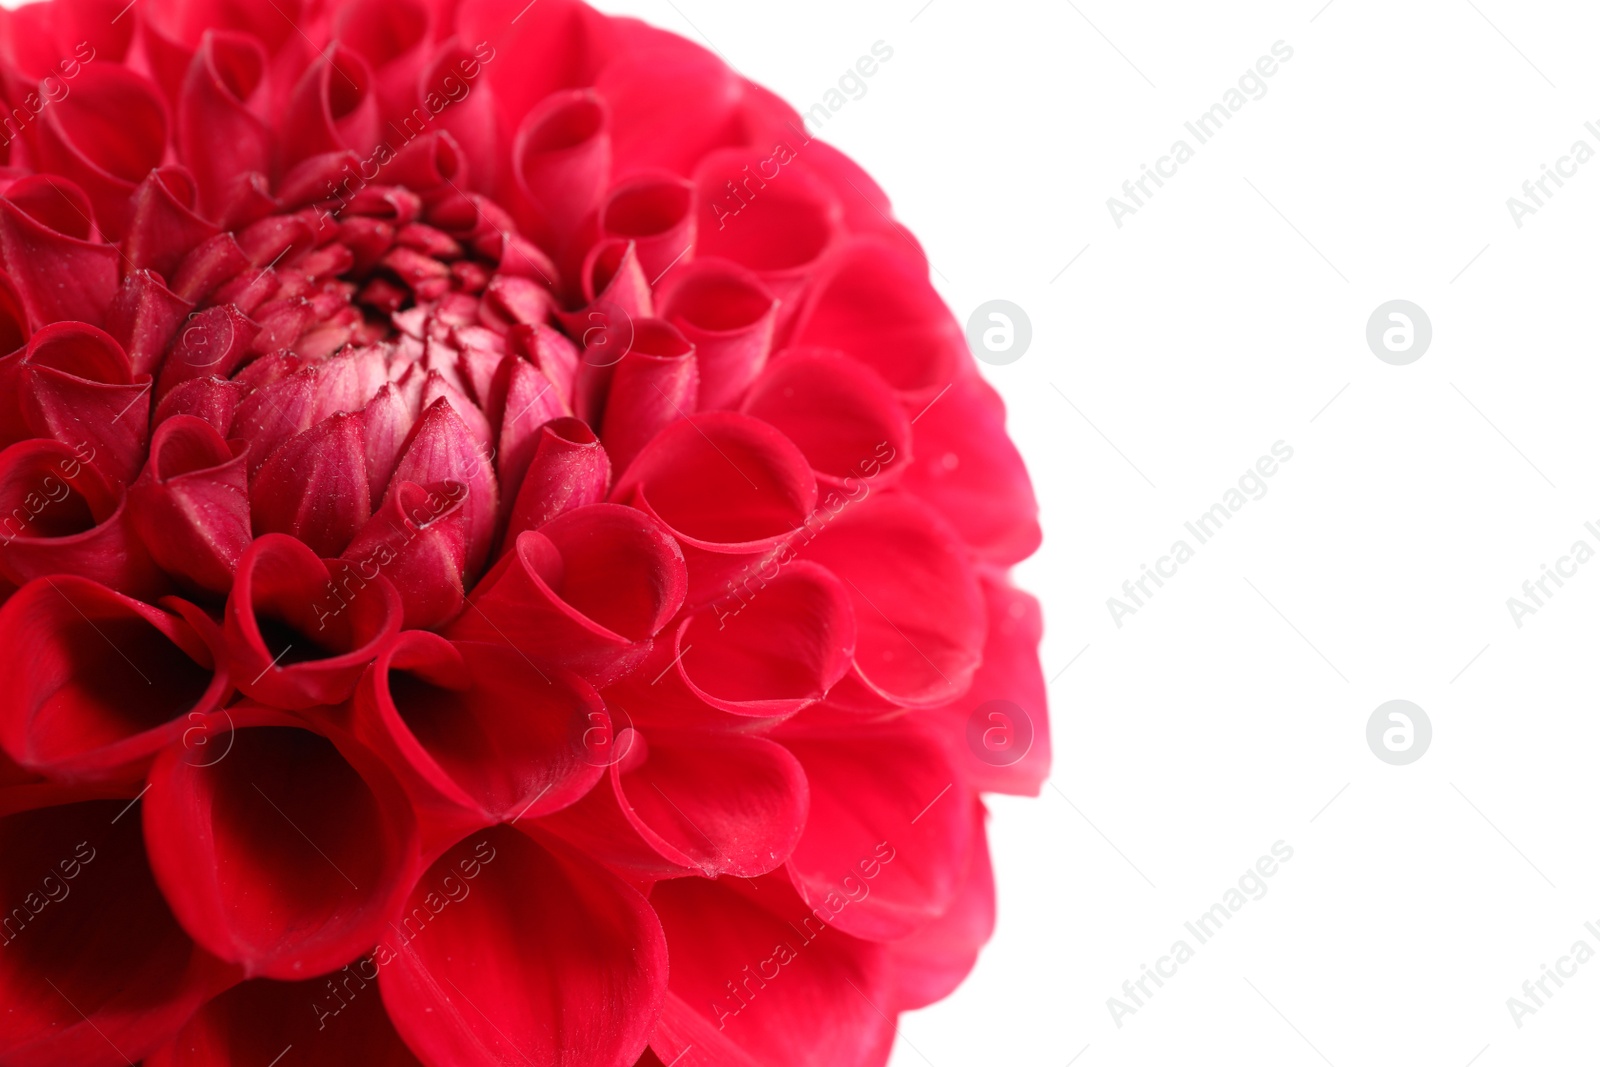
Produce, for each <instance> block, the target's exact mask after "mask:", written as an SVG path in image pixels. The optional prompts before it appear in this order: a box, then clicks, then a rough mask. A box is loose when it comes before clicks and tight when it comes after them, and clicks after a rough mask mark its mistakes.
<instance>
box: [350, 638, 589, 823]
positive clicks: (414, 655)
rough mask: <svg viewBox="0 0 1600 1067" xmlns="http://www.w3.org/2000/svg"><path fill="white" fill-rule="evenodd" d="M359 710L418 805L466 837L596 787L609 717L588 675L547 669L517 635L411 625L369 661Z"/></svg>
mask: <svg viewBox="0 0 1600 1067" xmlns="http://www.w3.org/2000/svg"><path fill="white" fill-rule="evenodd" d="M507 708H516V709H517V714H515V715H508V714H506V709H507ZM354 721H355V723H356V729H357V730H358V732H359V734H360V736H362V737H363V739H365V740H367V742H368V743H369V744H370V745H371V746H372V747H373V748H374V749H376V750H378V751H381V752H383V753H385V755H386V756H387V757H388V758H389V760H390V762H391V764H392V765H393V766H395V767H396V769H397V770H398V771H399V772H400V773H401V775H402V780H403V781H404V782H405V783H406V785H407V787H408V789H409V790H410V791H411V794H412V797H413V802H414V803H415V804H416V806H417V808H418V810H419V811H425V812H431V813H433V814H434V821H435V822H438V823H443V824H446V825H448V824H450V823H452V822H453V823H454V824H455V826H456V827H457V829H456V835H457V836H459V835H460V834H461V833H464V832H466V830H468V829H474V828H478V827H482V826H487V825H491V824H493V823H498V822H513V821H515V820H518V819H524V818H538V817H540V816H542V815H546V814H548V813H550V812H552V811H556V810H558V809H560V808H563V807H565V806H567V805H568V804H571V803H572V802H573V801H574V800H576V799H578V798H579V797H581V796H582V795H583V794H584V793H586V792H588V791H589V789H590V787H592V786H593V785H594V783H595V782H596V780H597V779H598V778H599V777H600V770H601V765H600V761H599V760H597V759H595V758H594V757H593V756H592V754H591V753H590V752H589V751H588V750H587V749H586V748H585V746H584V739H585V737H586V735H587V734H588V731H589V730H590V729H592V728H594V727H595V725H596V723H601V724H605V723H608V721H609V720H608V719H607V717H606V716H605V709H604V705H602V704H601V703H600V698H599V696H598V695H596V693H595V691H594V690H593V689H592V688H591V687H590V686H589V685H588V683H586V682H584V681H583V680H582V679H580V678H578V677H577V676H575V675H572V674H568V673H565V672H562V671H556V670H553V669H550V668H546V669H545V670H544V671H541V670H540V669H539V668H537V667H535V666H534V665H533V664H532V663H531V662H529V661H528V660H527V659H526V658H524V657H523V656H522V654H521V653H519V652H518V651H517V650H516V649H514V648H512V647H510V646H509V645H506V644H504V643H500V644H487V643H483V642H477V641H462V642H458V643H454V644H452V643H451V642H449V641H446V640H445V639H444V638H442V637H439V636H437V635H436V634H431V633H424V632H421V631H409V632H407V633H406V634H404V635H403V636H402V637H400V638H399V639H398V640H397V641H395V642H394V643H393V644H392V645H390V646H389V647H388V648H387V649H385V650H384V652H383V654H382V655H380V656H379V657H378V659H377V661H376V662H375V663H374V664H373V665H372V666H371V667H370V668H369V669H368V671H367V674H366V676H365V677H364V678H363V679H362V681H361V686H360V687H359V688H358V689H357V690H356V698H355V709H354Z"/></svg>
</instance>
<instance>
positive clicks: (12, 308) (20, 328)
mask: <svg viewBox="0 0 1600 1067" xmlns="http://www.w3.org/2000/svg"><path fill="white" fill-rule="evenodd" d="M30 332H31V331H30V329H29V327H28V312H27V309H26V308H24V307H23V306H22V296H21V295H20V294H19V293H18V292H17V286H16V283H15V282H13V281H12V280H11V276H10V275H8V274H6V272H5V271H0V353H4V352H15V351H16V350H17V349H19V348H21V347H22V346H23V345H25V344H27V343H28V334H29V333H30Z"/></svg>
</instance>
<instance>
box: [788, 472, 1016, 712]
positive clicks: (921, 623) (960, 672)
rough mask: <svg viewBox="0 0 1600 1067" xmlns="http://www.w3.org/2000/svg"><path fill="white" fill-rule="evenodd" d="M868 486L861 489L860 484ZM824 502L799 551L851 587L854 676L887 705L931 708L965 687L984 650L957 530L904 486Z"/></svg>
mask: <svg viewBox="0 0 1600 1067" xmlns="http://www.w3.org/2000/svg"><path fill="white" fill-rule="evenodd" d="M863 491H864V492H866V490H865V489H864V490H863ZM835 497H837V503H838V509H837V510H836V511H833V510H832V507H833V506H832V503H828V504H825V513H830V512H831V514H832V515H833V517H831V518H829V519H827V520H826V524H825V525H822V526H821V529H820V532H818V533H817V534H816V535H815V537H814V538H813V539H812V540H811V541H810V543H809V544H807V545H806V547H805V548H803V549H802V550H801V556H802V557H803V558H805V559H810V560H815V561H816V562H818V563H821V564H822V565H823V566H825V567H827V568H828V569H829V570H830V571H832V572H833V573H834V574H836V575H838V576H839V578H840V580H841V581H843V582H844V584H845V585H847V586H849V588H850V593H851V600H852V601H853V602H854V604H855V612H856V626H857V640H856V676H857V679H858V680H859V681H861V682H863V683H865V685H866V686H867V687H868V688H869V689H870V690H872V691H873V692H874V693H876V694H877V695H878V696H879V697H881V698H882V699H884V700H885V701H887V702H889V704H891V705H898V706H900V707H932V706H936V705H939V704H944V703H947V702H949V701H950V700H952V699H954V698H955V697H957V696H959V695H960V694H962V693H965V692H966V691H967V688H968V687H969V686H970V685H971V683H972V675H973V672H974V671H976V670H977V668H978V663H979V662H980V660H981V659H982V655H983V639H984V630H985V627H986V621H985V613H984V608H983V596H982V593H981V592H980V591H979V588H978V581H977V577H976V576H975V575H974V574H973V571H972V567H971V565H970V564H969V563H968V562H967V560H966V558H965V553H964V551H963V548H962V546H961V543H960V542H959V541H958V540H957V538H956V536H955V533H954V531H952V530H951V529H950V528H949V526H948V525H946V524H945V523H944V521H943V520H941V519H940V518H939V517H938V516H937V515H935V514H934V513H933V512H932V511H931V510H930V509H929V508H928V507H927V505H925V504H922V503H920V502H918V501H917V500H915V499H914V498H912V497H909V496H906V495H905V494H903V493H898V492H890V493H880V494H875V495H872V496H870V497H866V498H864V499H861V500H860V501H859V502H858V503H851V502H850V501H849V500H848V499H846V498H844V497H842V496H839V495H838V494H837V493H832V494H830V496H829V500H830V501H833V500H834V498H835Z"/></svg>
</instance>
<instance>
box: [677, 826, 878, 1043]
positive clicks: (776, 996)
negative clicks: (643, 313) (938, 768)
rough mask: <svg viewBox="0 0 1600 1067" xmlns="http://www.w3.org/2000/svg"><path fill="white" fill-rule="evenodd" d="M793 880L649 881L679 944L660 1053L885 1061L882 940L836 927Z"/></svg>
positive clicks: (691, 879)
mask: <svg viewBox="0 0 1600 1067" xmlns="http://www.w3.org/2000/svg"><path fill="white" fill-rule="evenodd" d="M872 855H873V853H872V851H871V848H870V847H869V849H868V851H867V853H866V856H867V858H869V859H870V858H871V857H872ZM785 890H786V887H785V886H784V885H783V883H782V882H781V881H776V880H773V879H768V880H765V881H762V882H761V883H759V890H757V891H754V892H751V893H748V894H746V893H742V892H738V891H735V890H733V889H731V888H728V883H727V882H726V880H724V881H721V882H711V881H707V880H705V879H699V878H679V879H675V880H673V881H670V882H661V883H659V884H657V885H656V886H655V888H654V889H653V890H652V891H651V894H650V902H651V904H652V905H653V906H654V907H655V908H656V911H657V913H658V914H659V915H660V916H661V925H662V927H663V928H664V929H665V930H666V935H667V944H668V946H669V949H670V950H671V951H672V976H671V980H670V989H671V994H670V995H669V997H668V999H667V1003H666V1006H665V1009H664V1010H663V1012H662V1017H661V1025H660V1027H659V1028H658V1029H657V1030H656V1033H655V1035H654V1036H653V1037H652V1038H651V1041H650V1044H651V1048H652V1049H654V1051H655V1053H656V1055H658V1056H659V1057H661V1060H662V1061H663V1062H665V1063H675V1062H677V1061H679V1060H680V1059H684V1057H685V1055H686V1054H688V1057H689V1058H688V1059H685V1060H684V1062H691V1061H693V1062H703V1063H707V1064H714V1065H716V1067H753V1065H756V1064H760V1065H762V1067H880V1065H881V1064H883V1063H884V1061H885V1060H886V1059H887V1058H888V1053H889V1046H890V1044H892V1043H893V1041H894V1022H893V1020H892V1019H891V1018H890V1017H889V1016H887V1015H885V1014H884V1011H885V1010H887V1009H888V1007H889V1000H888V994H889V993H890V992H891V988H892V987H891V986H890V984H889V974H888V972H887V969H886V968H885V966H884V962H883V958H882V953H881V951H880V950H879V949H878V948H877V947H876V946H874V945H869V944H866V943H863V942H861V941H857V940H855V939H854V938H851V937H846V936H845V935H844V934H842V933H840V932H839V931H837V930H830V929H828V923H827V922H826V921H825V920H824V919H822V918H821V917H820V916H819V913H817V912H815V911H808V909H807V908H806V906H805V905H804V904H802V903H801V902H800V901H799V900H797V899H795V897H794V894H793V892H792V891H788V892H786V891H785ZM691 1047H693V1049H694V1051H693V1053H689V1049H690V1048H691Z"/></svg>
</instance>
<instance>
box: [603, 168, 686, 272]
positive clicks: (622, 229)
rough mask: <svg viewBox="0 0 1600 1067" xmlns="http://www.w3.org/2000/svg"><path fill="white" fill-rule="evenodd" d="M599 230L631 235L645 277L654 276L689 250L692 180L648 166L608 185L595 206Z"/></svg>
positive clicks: (622, 236) (610, 234) (677, 262)
mask: <svg viewBox="0 0 1600 1067" xmlns="http://www.w3.org/2000/svg"><path fill="white" fill-rule="evenodd" d="M600 232H601V234H602V235H603V236H605V237H613V238H617V239H618V240H622V241H632V242H633V244H634V248H635V249H636V250H637V252H638V255H639V266H640V267H641V268H642V269H643V271H644V274H645V277H646V278H651V279H658V278H660V277H661V276H663V275H664V274H666V273H667V271H668V270H669V269H671V268H672V267H673V266H674V265H677V266H682V265H684V264H685V263H688V262H690V261H691V259H692V257H693V255H694V243H695V212H694V184H693V183H692V182H689V181H688V180H686V179H684V178H680V177H678V176H677V175H674V174H669V173H666V172H654V173H646V174H639V175H635V176H634V177H632V178H629V179H627V180H626V181H623V182H620V183H618V184H617V185H614V186H612V188H611V190H610V192H608V193H607V194H606V199H605V203H604V204H603V205H602V207H601V209H600Z"/></svg>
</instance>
